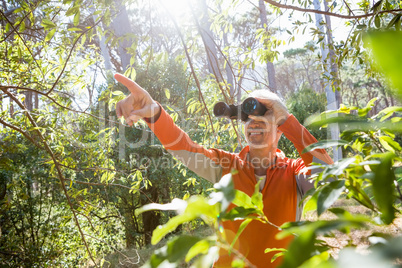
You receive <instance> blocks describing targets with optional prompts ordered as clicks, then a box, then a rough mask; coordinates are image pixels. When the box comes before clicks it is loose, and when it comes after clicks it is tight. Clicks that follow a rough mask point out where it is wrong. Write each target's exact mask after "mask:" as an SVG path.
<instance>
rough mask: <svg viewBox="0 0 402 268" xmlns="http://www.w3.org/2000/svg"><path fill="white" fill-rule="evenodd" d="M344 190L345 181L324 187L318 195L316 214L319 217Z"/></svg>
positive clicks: (334, 182) (331, 183)
mask: <svg viewBox="0 0 402 268" xmlns="http://www.w3.org/2000/svg"><path fill="white" fill-rule="evenodd" d="M344 189H345V181H343V180H340V181H333V182H330V183H329V184H328V185H325V186H324V187H323V188H322V190H321V191H320V192H319V194H318V198H317V214H318V216H320V215H321V214H322V213H323V212H324V211H325V210H327V209H328V208H329V207H330V206H331V205H332V204H333V203H334V202H335V201H336V200H338V198H339V196H340V195H341V194H342V192H343V190H344Z"/></svg>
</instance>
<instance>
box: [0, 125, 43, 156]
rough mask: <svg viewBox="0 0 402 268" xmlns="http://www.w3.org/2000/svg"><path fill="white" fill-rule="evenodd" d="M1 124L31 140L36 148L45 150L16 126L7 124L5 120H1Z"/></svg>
mask: <svg viewBox="0 0 402 268" xmlns="http://www.w3.org/2000/svg"><path fill="white" fill-rule="evenodd" d="M0 123H1V124H3V125H4V126H6V127H8V128H11V129H14V130H15V131H17V132H19V133H21V134H22V135H24V137H25V138H26V139H27V140H29V141H30V142H32V143H33V144H34V145H35V146H36V147H38V148H39V149H43V148H42V147H40V146H39V144H38V143H37V142H36V141H35V140H34V139H33V138H32V137H31V136H30V135H29V134H28V133H27V132H26V131H24V130H22V129H21V128H19V127H17V126H14V125H12V124H9V123H7V122H6V121H4V120H3V119H1V118H0Z"/></svg>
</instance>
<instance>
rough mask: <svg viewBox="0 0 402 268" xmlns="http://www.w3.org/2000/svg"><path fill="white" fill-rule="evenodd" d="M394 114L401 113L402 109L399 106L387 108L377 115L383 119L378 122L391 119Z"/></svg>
mask: <svg viewBox="0 0 402 268" xmlns="http://www.w3.org/2000/svg"><path fill="white" fill-rule="evenodd" d="M396 112H402V107H400V106H391V107H387V108H385V109H384V110H381V111H380V112H379V113H378V114H379V115H380V114H384V116H383V117H381V119H380V121H381V122H382V121H384V120H385V119H387V118H389V117H391V116H392V115H393V114H394V113H396Z"/></svg>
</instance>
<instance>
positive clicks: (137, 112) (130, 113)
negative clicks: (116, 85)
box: [114, 74, 161, 126]
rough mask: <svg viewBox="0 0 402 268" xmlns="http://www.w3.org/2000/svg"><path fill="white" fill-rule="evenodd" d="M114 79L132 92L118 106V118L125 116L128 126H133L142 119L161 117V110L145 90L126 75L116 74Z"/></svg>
mask: <svg viewBox="0 0 402 268" xmlns="http://www.w3.org/2000/svg"><path fill="white" fill-rule="evenodd" d="M114 78H115V79H116V80H117V81H119V82H120V83H122V84H123V85H124V86H126V87H127V88H128V90H129V91H130V95H128V96H127V97H126V98H125V99H124V100H121V101H119V102H118V103H117V104H116V114H117V117H118V118H120V117H122V116H124V119H125V120H126V122H127V124H128V125H130V126H131V125H132V124H133V123H135V122H137V121H138V120H139V119H142V118H157V117H159V114H160V112H161V108H160V106H159V105H158V104H157V103H156V101H154V100H153V99H152V97H151V96H150V95H149V93H148V92H147V91H146V90H145V89H143V88H142V87H140V86H139V85H138V84H137V83H136V82H134V81H133V80H131V79H129V78H127V77H125V76H124V75H121V74H115V75H114Z"/></svg>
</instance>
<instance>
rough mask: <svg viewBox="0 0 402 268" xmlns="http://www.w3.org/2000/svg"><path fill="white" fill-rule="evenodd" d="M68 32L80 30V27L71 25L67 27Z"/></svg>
mask: <svg viewBox="0 0 402 268" xmlns="http://www.w3.org/2000/svg"><path fill="white" fill-rule="evenodd" d="M67 30H68V31H70V32H82V29H80V28H77V27H71V28H68V29H67Z"/></svg>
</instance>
